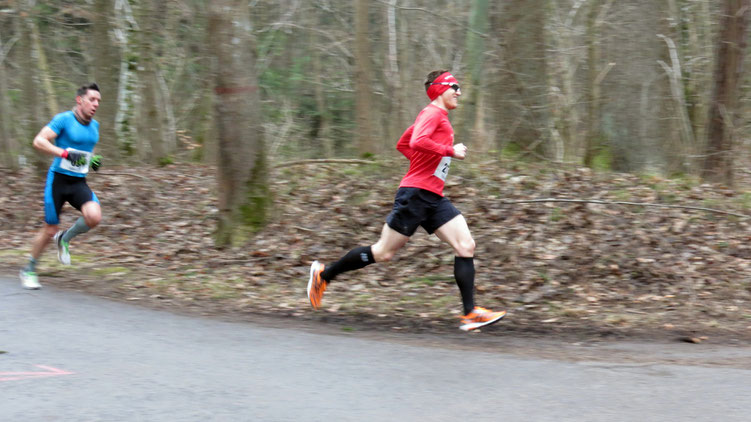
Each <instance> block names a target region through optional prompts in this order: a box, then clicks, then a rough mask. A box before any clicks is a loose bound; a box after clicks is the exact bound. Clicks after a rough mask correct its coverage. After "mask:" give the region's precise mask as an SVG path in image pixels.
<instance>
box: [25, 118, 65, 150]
mask: <svg viewBox="0 0 751 422" xmlns="http://www.w3.org/2000/svg"><path fill="white" fill-rule="evenodd" d="M56 138H57V133H55V131H54V130H52V129H50V127H49V126H45V127H43V128H42V130H40V131H39V133H38V134H37V136H35V137H34V144H33V145H34V148H36V149H37V150H39V151H42V152H43V153H45V154H49V155H53V156H55V157H62V156H63V153H64V151H65V150H64V149H62V148H60V147H58V146H56V145H55V144H54V141H55V139H56Z"/></svg>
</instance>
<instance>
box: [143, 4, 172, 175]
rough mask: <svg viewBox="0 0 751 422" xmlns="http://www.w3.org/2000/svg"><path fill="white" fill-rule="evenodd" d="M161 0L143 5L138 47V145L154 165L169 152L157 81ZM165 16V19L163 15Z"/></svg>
mask: <svg viewBox="0 0 751 422" xmlns="http://www.w3.org/2000/svg"><path fill="white" fill-rule="evenodd" d="M160 3H163V2H161V1H158V0H156V1H153V0H152V1H149V2H147V3H146V4H144V5H142V6H141V9H140V19H139V20H140V21H141V24H140V27H141V31H140V33H139V37H138V38H139V39H138V41H139V42H138V44H139V46H140V48H139V53H140V54H139V57H138V62H139V66H138V69H139V70H138V80H139V91H140V93H141V106H140V113H141V118H140V119H138V125H139V128H138V134H139V137H138V138H139V139H138V142H139V143H140V144H141V145H142V146H141V147H139V148H138V151H137V152H136V153H137V154H138V155H139V156H140V158H141V159H143V160H146V161H147V162H149V161H150V162H152V163H154V164H158V163H160V162H161V161H162V160H164V159H165V158H166V157H167V155H168V153H167V149H166V146H165V142H164V129H163V124H162V123H163V120H164V119H163V117H162V112H161V109H160V107H159V106H158V104H159V99H158V96H159V82H158V81H157V56H158V54H157V47H156V46H155V45H154V44H155V42H154V41H155V40H154V37H156V38H157V40H156V42H157V43H158V42H160V38H161V37H160V34H161V28H163V27H164V19H163V14H162V13H159V12H162V11H161V10H159V9H160V6H159V4H160ZM160 15H161V16H160Z"/></svg>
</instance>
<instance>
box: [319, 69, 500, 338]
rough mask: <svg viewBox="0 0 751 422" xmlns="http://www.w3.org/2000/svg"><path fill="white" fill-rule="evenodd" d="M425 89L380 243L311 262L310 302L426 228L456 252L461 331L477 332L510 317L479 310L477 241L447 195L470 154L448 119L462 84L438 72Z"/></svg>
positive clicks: (402, 148) (403, 147)
mask: <svg viewBox="0 0 751 422" xmlns="http://www.w3.org/2000/svg"><path fill="white" fill-rule="evenodd" d="M425 90H426V92H427V94H428V97H429V98H430V100H431V103H430V104H428V106H427V107H425V108H424V109H422V111H421V112H420V113H419V114H418V115H417V119H415V123H414V124H413V125H412V126H410V127H409V128H407V130H406V131H405V132H404V134H402V136H401V138H399V142H398V143H397V144H396V149H397V150H399V152H401V153H402V154H404V156H405V157H407V159H409V170H408V171H407V174H406V175H405V176H404V178H403V179H402V182H401V183H400V184H399V189H398V190H397V192H396V197H395V199H394V207H393V210H392V211H391V213H390V214H389V215H388V217H387V218H386V224H384V226H383V230H382V232H381V238H380V239H379V240H378V242H376V243H375V244H374V245H372V246H359V247H357V248H354V249H352V250H351V251H349V252H348V253H347V254H345V255H344V256H343V257H342V258H341V259H339V260H338V261H337V262H335V263H333V264H330V265H327V266H326V265H323V264H321V263H319V262H318V261H314V262H313V264H312V265H311V266H310V278H309V279H308V298H309V299H310V304H311V305H312V306H313V308H315V309H318V308H319V307H320V306H321V299H322V298H323V293H324V292H325V291H326V287H327V286H328V283H330V282H331V281H332V280H333V279H334V278H335V277H336V276H337V275H339V274H341V273H343V272H346V271H353V270H357V269H360V268H363V267H365V266H367V265H370V264H373V263H375V262H383V261H389V260H391V259H392V258H393V257H394V255H395V254H396V252H397V251H398V250H399V249H401V248H402V247H403V246H404V245H405V244H407V241H409V238H410V237H411V236H412V235H413V234H414V233H415V231H416V230H417V228H418V227H419V226H422V227H423V228H424V229H425V230H426V231H427V232H428V233H429V234H433V233H435V234H436V236H438V238H439V239H441V240H443V241H444V242H446V243H448V244H449V245H451V247H452V248H454V251H455V253H456V257H455V258H454V277H455V278H456V284H457V285H458V286H459V291H460V292H461V296H462V304H463V306H464V316H463V317H462V325H461V326H460V327H459V328H461V329H462V330H465V331H469V330H474V329H476V328H480V327H482V326H485V325H489V324H492V323H494V322H496V321H498V320H500V319H501V318H503V317H504V316H505V315H506V312H505V311H501V312H493V311H490V310H488V309H485V308H480V307H478V306H475V303H474V288H475V266H474V261H473V256H474V253H475V241H474V239H473V238H472V234H471V233H470V232H469V227H468V226H467V222H466V220H465V219H464V217H463V216H462V214H461V212H459V210H458V209H456V207H454V205H453V204H452V203H451V201H449V200H448V199H447V198H445V197H444V196H443V186H444V184H445V182H446V177H447V176H448V172H449V167H450V166H451V159H452V158H456V159H457V160H463V159H464V157H465V156H466V154H467V147H466V146H465V145H464V144H461V143H460V144H454V129H453V128H452V127H451V123H450V122H449V119H448V113H449V110H453V109H455V108H456V106H457V105H458V99H459V96H460V95H461V90H460V88H459V83H458V82H457V80H456V78H454V76H453V75H451V73H449V72H447V71H445V70H438V71H434V72H431V73H430V74H428V77H427V80H426V82H425Z"/></svg>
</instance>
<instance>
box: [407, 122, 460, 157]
mask: <svg viewBox="0 0 751 422" xmlns="http://www.w3.org/2000/svg"><path fill="white" fill-rule="evenodd" d="M439 122H440V116H437V115H436V114H429V113H422V114H420V115H419V116H418V117H417V121H416V122H415V125H414V129H413V131H412V139H411V140H410V141H409V147H410V148H411V149H413V150H415V151H420V152H425V153H428V154H435V155H440V156H442V157H453V156H454V147H453V146H451V145H443V144H439V143H437V142H436V141H434V140H433V139H431V136H432V135H433V133H434V132H435V130H436V128H437V127H438V123H439Z"/></svg>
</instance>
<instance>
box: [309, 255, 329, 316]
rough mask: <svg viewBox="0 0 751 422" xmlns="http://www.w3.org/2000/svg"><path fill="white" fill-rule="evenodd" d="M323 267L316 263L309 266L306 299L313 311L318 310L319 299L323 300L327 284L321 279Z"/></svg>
mask: <svg viewBox="0 0 751 422" xmlns="http://www.w3.org/2000/svg"><path fill="white" fill-rule="evenodd" d="M323 269H324V265H323V264H321V263H320V262H318V261H313V263H312V264H311V265H310V279H309V280H308V299H310V304H311V305H312V306H313V309H318V308H319V307H320V306H321V299H322V298H323V292H325V291H326V286H327V284H328V283H327V282H326V280H324V279H322V278H321V273H322V272H323Z"/></svg>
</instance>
